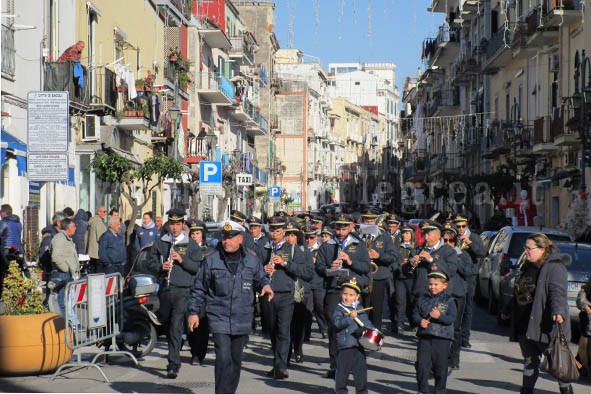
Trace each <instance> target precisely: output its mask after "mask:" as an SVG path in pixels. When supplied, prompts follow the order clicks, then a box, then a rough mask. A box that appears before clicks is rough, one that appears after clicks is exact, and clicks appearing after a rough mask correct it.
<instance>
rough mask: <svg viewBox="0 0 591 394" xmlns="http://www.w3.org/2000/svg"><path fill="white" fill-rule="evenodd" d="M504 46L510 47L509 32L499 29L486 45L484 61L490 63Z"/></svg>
mask: <svg viewBox="0 0 591 394" xmlns="http://www.w3.org/2000/svg"><path fill="white" fill-rule="evenodd" d="M505 45H511V32H510V31H509V30H505V29H501V30H499V31H497V32H496V33H494V34H493V35H492V37H491V38H490V41H489V42H488V43H487V45H486V60H487V61H490V60H491V59H492V58H493V57H494V56H495V55H496V54H497V52H498V51H499V49H501V48H503V47H504V46H505Z"/></svg>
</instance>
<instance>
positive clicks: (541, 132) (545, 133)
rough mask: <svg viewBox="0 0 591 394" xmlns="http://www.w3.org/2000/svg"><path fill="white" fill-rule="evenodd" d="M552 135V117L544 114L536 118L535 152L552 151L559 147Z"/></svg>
mask: <svg viewBox="0 0 591 394" xmlns="http://www.w3.org/2000/svg"><path fill="white" fill-rule="evenodd" d="M553 140H554V138H553V136H552V119H551V118H550V117H549V116H543V117H541V118H538V119H536V120H534V135H533V141H532V142H533V149H532V151H533V153H551V152H554V151H555V150H557V149H559V148H558V147H557V146H556V144H554V141H553Z"/></svg>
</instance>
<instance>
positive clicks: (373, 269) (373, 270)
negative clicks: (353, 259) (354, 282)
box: [365, 235, 378, 294]
mask: <svg viewBox="0 0 591 394" xmlns="http://www.w3.org/2000/svg"><path fill="white" fill-rule="evenodd" d="M365 246H367V252H368V253H369V251H370V250H371V235H368V236H367V239H366V240H365ZM369 264H370V265H371V271H370V273H369V285H368V286H367V291H368V292H369V294H371V292H372V291H373V276H374V275H375V274H376V272H377V271H378V265H377V264H376V263H375V262H374V261H373V259H371V258H370V259H369Z"/></svg>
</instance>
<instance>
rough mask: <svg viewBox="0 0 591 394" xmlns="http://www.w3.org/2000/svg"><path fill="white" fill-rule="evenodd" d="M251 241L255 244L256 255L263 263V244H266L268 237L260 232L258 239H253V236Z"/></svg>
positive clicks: (264, 253)
mask: <svg viewBox="0 0 591 394" xmlns="http://www.w3.org/2000/svg"><path fill="white" fill-rule="evenodd" d="M252 241H253V242H254V245H255V246H256V249H255V253H256V254H257V257H258V258H259V259H261V261H262V262H263V263H264V261H265V255H266V254H267V253H266V252H265V245H266V244H267V242H269V237H267V235H266V234H265V233H261V237H260V238H259V239H258V240H257V239H254V237H253V239H252Z"/></svg>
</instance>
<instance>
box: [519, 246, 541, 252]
mask: <svg viewBox="0 0 591 394" xmlns="http://www.w3.org/2000/svg"><path fill="white" fill-rule="evenodd" d="M534 249H542V248H539V247H537V246H536V247H533V248H532V247H529V246H526V247H524V248H523V250H525V251H528V252H529V251H530V250H534Z"/></svg>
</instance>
